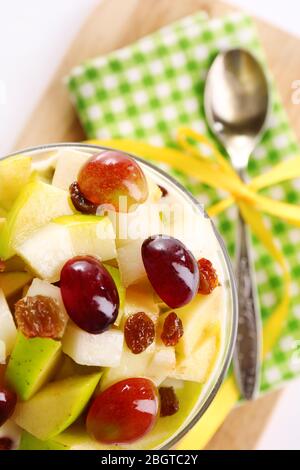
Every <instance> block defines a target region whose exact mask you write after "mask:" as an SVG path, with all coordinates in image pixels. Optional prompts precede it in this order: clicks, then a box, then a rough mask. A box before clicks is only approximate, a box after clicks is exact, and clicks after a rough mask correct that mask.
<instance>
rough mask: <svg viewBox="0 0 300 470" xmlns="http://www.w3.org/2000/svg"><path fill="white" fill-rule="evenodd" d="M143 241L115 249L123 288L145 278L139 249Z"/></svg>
mask: <svg viewBox="0 0 300 470" xmlns="http://www.w3.org/2000/svg"><path fill="white" fill-rule="evenodd" d="M142 244H143V240H140V239H138V240H133V241H130V242H129V243H127V244H126V245H124V246H121V247H120V248H118V249H117V259H118V264H119V269H120V274H121V279H122V284H123V285H124V286H125V287H128V286H130V285H131V284H134V283H136V282H138V281H140V280H141V279H143V278H145V277H146V271H145V268H144V264H143V260H142V256H141V247H142Z"/></svg>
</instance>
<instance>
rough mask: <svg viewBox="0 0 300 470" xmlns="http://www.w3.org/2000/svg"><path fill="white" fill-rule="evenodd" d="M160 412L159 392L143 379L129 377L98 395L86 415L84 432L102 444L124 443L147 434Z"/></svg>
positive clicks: (150, 382) (148, 381)
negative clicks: (85, 429) (85, 430)
mask: <svg viewBox="0 0 300 470" xmlns="http://www.w3.org/2000/svg"><path fill="white" fill-rule="evenodd" d="M158 412H159V400H158V392H157V388H156V386H155V385H154V383H153V382H152V381H151V380H149V379H145V378H133V377H132V378H128V379H124V380H122V381H121V382H117V383H115V384H114V385H111V386H110V387H108V388H107V389H106V390H104V391H103V392H102V393H101V394H100V395H98V396H97V397H96V398H95V400H94V402H93V403H92V406H91V408H90V409H89V413H88V416H87V421H86V425H87V431H88V433H89V434H90V435H91V436H93V437H94V439H96V440H97V441H99V442H103V443H105V444H126V443H130V442H134V441H136V440H137V439H140V438H141V437H143V436H144V435H145V434H147V433H148V432H149V431H150V430H151V429H152V428H153V426H154V424H155V421H156V418H157V416H158Z"/></svg>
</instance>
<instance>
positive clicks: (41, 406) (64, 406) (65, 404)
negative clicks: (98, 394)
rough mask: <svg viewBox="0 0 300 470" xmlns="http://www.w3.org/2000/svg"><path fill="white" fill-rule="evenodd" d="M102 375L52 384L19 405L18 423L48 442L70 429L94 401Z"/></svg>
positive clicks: (70, 378)
mask: <svg viewBox="0 0 300 470" xmlns="http://www.w3.org/2000/svg"><path fill="white" fill-rule="evenodd" d="M100 376H101V373H97V374H90V375H82V376H75V377H69V378H67V379H64V380H60V381H58V382H52V383H50V384H48V385H47V386H46V387H44V388H43V389H42V390H41V391H40V392H38V393H37V394H36V395H35V396H34V397H33V398H31V399H30V400H29V401H27V402H26V403H19V404H18V405H17V406H16V410H15V413H14V420H15V422H16V423H17V424H18V425H19V426H20V427H21V428H23V429H25V431H27V432H29V433H30V434H32V435H33V436H35V437H37V438H38V439H41V440H44V441H46V440H48V439H51V438H53V437H54V436H56V435H57V434H59V433H61V432H62V431H63V430H64V429H66V428H67V427H68V426H70V425H71V424H72V423H73V422H74V421H75V420H76V419H77V418H78V416H79V415H80V414H81V413H82V411H83V410H84V408H85V407H86V405H87V403H88V401H89V399H90V398H91V396H92V394H93V392H94V390H95V388H96V386H97V383H98V382H99V379H100Z"/></svg>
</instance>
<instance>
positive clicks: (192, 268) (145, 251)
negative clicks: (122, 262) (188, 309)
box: [142, 235, 199, 308]
mask: <svg viewBox="0 0 300 470" xmlns="http://www.w3.org/2000/svg"><path fill="white" fill-rule="evenodd" d="M142 258H143V262H144V266H145V269H146V272H147V276H148V279H149V281H150V282H151V284H152V286H153V288H154V290H155V291H156V292H157V294H158V295H159V296H160V298H161V299H162V300H163V301H164V302H165V303H166V304H167V305H168V306H169V307H171V308H178V307H182V306H183V305H186V304H188V303H189V302H191V300H192V299H193V298H194V297H195V295H196V293H197V290H198V285H199V269H198V265H197V262H196V260H195V258H194V256H193V255H192V253H191V252H190V251H188V249H187V248H186V247H185V246H184V245H183V243H181V242H180V241H179V240H176V239H175V238H172V237H169V236H166V235H163V236H162V235H155V236H153V237H150V238H148V239H147V240H145V241H144V243H143V245H142Z"/></svg>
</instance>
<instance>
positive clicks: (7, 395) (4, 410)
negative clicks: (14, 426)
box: [0, 387, 17, 427]
mask: <svg viewBox="0 0 300 470" xmlns="http://www.w3.org/2000/svg"><path fill="white" fill-rule="evenodd" d="M16 404H17V395H16V394H15V392H13V391H12V390H10V389H9V388H7V387H0V427H1V426H2V425H3V424H4V423H5V422H6V421H7V420H8V419H9V418H10V417H11V415H12V414H13V412H14V409H15V406H16Z"/></svg>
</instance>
